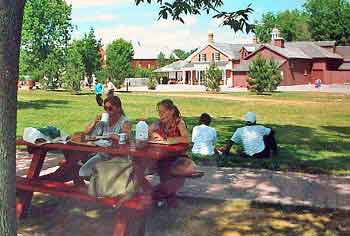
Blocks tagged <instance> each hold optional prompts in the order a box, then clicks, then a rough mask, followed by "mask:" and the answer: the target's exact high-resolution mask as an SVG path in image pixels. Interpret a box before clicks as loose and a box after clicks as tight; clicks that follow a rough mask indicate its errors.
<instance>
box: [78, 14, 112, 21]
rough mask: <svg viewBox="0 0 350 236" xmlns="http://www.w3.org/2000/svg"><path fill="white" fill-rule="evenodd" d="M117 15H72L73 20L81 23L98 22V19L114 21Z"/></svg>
mask: <svg viewBox="0 0 350 236" xmlns="http://www.w3.org/2000/svg"><path fill="white" fill-rule="evenodd" d="M117 19H118V17H117V16H116V15H113V14H99V15H93V16H74V18H73V20H74V22H76V23H83V22H99V21H108V22H111V21H115V20H117Z"/></svg>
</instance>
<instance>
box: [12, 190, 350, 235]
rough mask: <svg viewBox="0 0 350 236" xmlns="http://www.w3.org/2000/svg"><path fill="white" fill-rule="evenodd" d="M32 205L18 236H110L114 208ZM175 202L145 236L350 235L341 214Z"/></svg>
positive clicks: (41, 201) (154, 217) (39, 201)
mask: <svg viewBox="0 0 350 236" xmlns="http://www.w3.org/2000/svg"><path fill="white" fill-rule="evenodd" d="M34 201H35V203H34V204H33V208H32V212H31V214H30V215H29V217H27V218H26V219H24V220H22V221H21V222H20V223H19V226H18V233H20V234H21V235H23V236H29V235H50V236H59V235H76V236H79V235H84V236H90V235H91V236H92V235H112V228H113V224H114V221H115V210H114V209H111V208H106V207H101V206H96V205H95V204H90V203H88V204H86V203H82V202H79V201H71V200H68V201H66V200H62V199H59V200H53V199H52V198H51V197H47V196H43V195H41V196H36V197H34ZM178 204H179V207H177V208H176V209H169V208H155V209H154V210H153V212H152V214H151V215H148V216H147V218H148V220H147V230H146V234H145V235H152V236H163V235H172V236H182V235H191V236H211V235H236V236H256V235H261V236H268V235H284V236H292V235H293V236H294V235H318V236H329V235H339V236H341V235H344V236H345V235H349V232H350V230H349V219H348V217H347V215H348V212H345V211H333V210H323V209H314V208H305V207H286V206H281V205H270V204H259V203H254V202H250V201H241V200H239V201H238V200H231V201H218V200H208V199H195V198H182V199H180V200H179V201H178ZM136 223H137V220H136V221H135V220H134V221H133V224H132V225H133V226H134V225H135V224H136Z"/></svg>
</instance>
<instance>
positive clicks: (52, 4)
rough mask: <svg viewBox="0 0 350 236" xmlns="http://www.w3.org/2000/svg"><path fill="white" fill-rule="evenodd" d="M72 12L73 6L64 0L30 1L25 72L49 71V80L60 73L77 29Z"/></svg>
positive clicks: (26, 12)
mask: <svg viewBox="0 0 350 236" xmlns="http://www.w3.org/2000/svg"><path fill="white" fill-rule="evenodd" d="M71 12H72V7H71V6H69V5H67V3H66V2H65V1H64V0H54V1H52V0H27V1H26V5H25V10H24V16H23V27H22V45H21V66H22V68H21V71H22V72H23V73H26V74H29V75H32V74H33V72H34V73H36V74H41V75H44V74H45V75H46V76H47V77H48V78H49V79H53V77H52V76H57V75H58V74H59V71H60V69H61V68H62V67H63V65H64V56H65V54H66V49H67V46H68V42H69V40H70V38H71V32H72V30H73V26H72V24H71ZM50 64H55V66H54V67H51V66H48V65H50ZM33 65H36V66H35V67H34V66H33Z"/></svg>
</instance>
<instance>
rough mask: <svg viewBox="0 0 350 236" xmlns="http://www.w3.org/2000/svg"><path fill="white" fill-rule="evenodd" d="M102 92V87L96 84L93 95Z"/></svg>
mask: <svg viewBox="0 0 350 236" xmlns="http://www.w3.org/2000/svg"><path fill="white" fill-rule="evenodd" d="M102 92H103V86H102V84H101V83H97V84H96V86H95V93H96V94H102Z"/></svg>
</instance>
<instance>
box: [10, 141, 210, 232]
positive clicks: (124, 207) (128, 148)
mask: <svg viewBox="0 0 350 236" xmlns="http://www.w3.org/2000/svg"><path fill="white" fill-rule="evenodd" d="M16 145H17V146H26V147H27V150H28V153H29V154H31V163H30V167H29V169H28V170H27V174H26V176H16V189H17V197H18V200H17V203H16V213H17V217H18V218H20V217H23V216H25V213H26V212H27V211H28V209H29V208H30V205H31V200H32V197H33V193H34V192H42V193H47V194H50V195H54V196H57V197H69V198H74V199H77V200H79V201H92V202H96V203H100V204H103V205H108V206H116V205H119V206H120V207H119V209H118V210H117V212H116V214H117V217H116V223H115V225H114V234H113V235H115V236H116V235H118V236H125V235H127V228H128V225H129V224H130V223H131V222H132V221H133V220H135V219H141V218H140V217H146V215H147V213H148V212H149V210H150V209H151V206H152V203H153V199H152V191H145V190H146V189H147V188H150V186H152V185H151V184H150V182H149V181H148V180H147V179H146V178H145V173H137V175H138V176H142V177H141V180H140V179H139V180H138V181H140V182H142V183H141V184H142V188H145V189H144V191H142V192H141V193H137V194H135V195H134V196H133V197H132V198H130V199H128V200H126V201H122V202H121V199H120V198H118V197H113V198H112V197H104V198H96V197H94V196H91V195H88V194H87V185H86V184H85V182H84V180H83V179H82V178H81V177H80V176H79V168H80V166H79V165H78V161H79V160H82V159H83V158H84V157H85V158H86V154H87V153H98V152H100V153H109V154H111V155H112V156H113V157H118V156H119V157H120V156H129V157H132V159H133V164H134V165H135V166H136V167H137V166H140V165H143V164H144V163H145V161H147V160H153V161H161V160H167V159H169V158H174V157H177V156H179V155H183V154H184V153H185V152H186V150H187V148H188V145H187V144H176V145H160V144H146V145H142V147H139V148H138V147H137V146H136V147H135V145H129V144H128V143H127V144H113V146H112V147H96V146H85V145H73V144H44V145H36V144H32V143H29V142H26V141H23V140H17V141H16ZM49 151H60V152H62V153H63V155H64V158H65V160H64V161H62V162H61V163H59V168H58V169H57V170H56V171H54V172H52V173H49V174H46V175H40V172H41V171H42V167H43V163H44V161H45V158H46V153H47V152H49ZM135 169H142V168H135ZM143 170H144V169H143ZM202 174H203V173H200V172H199V173H195V174H194V175H193V177H200V176H201V175H202ZM182 177H183V176H182ZM186 177H191V176H186ZM148 190H149V189H148ZM143 222H144V221H143ZM144 230H145V224H143V225H141V226H140V229H139V230H138V235H144Z"/></svg>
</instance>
